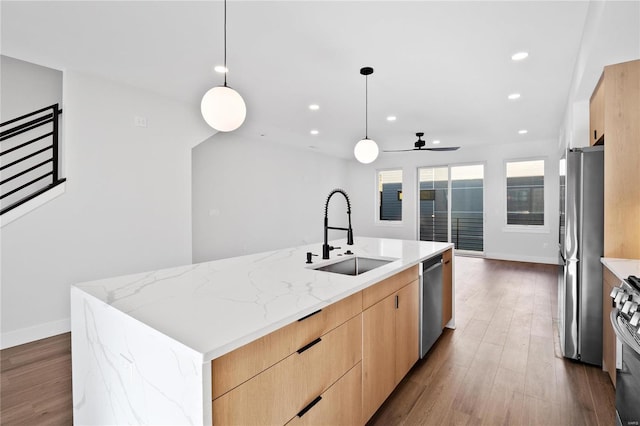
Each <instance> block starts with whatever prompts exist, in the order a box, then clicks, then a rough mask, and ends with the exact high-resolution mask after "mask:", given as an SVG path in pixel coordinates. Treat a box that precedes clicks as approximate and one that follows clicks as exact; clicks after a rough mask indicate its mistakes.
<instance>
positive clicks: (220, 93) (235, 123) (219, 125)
mask: <svg viewBox="0 0 640 426" xmlns="http://www.w3.org/2000/svg"><path fill="white" fill-rule="evenodd" d="M200 111H201V112H202V117H204V121H206V122H207V124H208V125H209V126H211V127H213V128H214V129H216V130H218V131H220V132H231V131H233V130H236V129H237V128H238V127H240V126H241V125H242V123H244V119H245V117H246V116H247V106H246V105H245V103H244V100H243V99H242V96H240V94H239V93H238V92H236V91H235V90H233V89H232V88H230V87H228V86H217V87H214V88H213V89H210V90H209V91H208V92H207V93H205V94H204V96H203V97H202V102H201V103H200Z"/></svg>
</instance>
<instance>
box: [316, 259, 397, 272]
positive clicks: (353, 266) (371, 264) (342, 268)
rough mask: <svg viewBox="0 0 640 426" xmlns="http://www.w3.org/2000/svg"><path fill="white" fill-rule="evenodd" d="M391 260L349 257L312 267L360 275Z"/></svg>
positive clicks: (317, 269)
mask: <svg viewBox="0 0 640 426" xmlns="http://www.w3.org/2000/svg"><path fill="white" fill-rule="evenodd" d="M391 262H393V260H388V259H372V258H369V257H350V258H348V259H344V260H341V261H339V262H336V263H331V264H329V265H324V266H319V267H317V268H313V269H315V270H316V271H325V272H333V273H334V274H342V275H360V274H364V273H365V272H368V271H370V270H372V269H375V268H379V267H380V266H383V265H386V264H387V263H391Z"/></svg>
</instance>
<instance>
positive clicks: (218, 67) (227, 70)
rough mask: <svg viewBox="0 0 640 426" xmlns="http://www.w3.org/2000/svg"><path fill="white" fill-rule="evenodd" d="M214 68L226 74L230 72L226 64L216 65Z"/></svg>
mask: <svg viewBox="0 0 640 426" xmlns="http://www.w3.org/2000/svg"><path fill="white" fill-rule="evenodd" d="M213 70H214V71H215V72H219V73H220V74H225V73H228V72H229V68H227V67H225V66H224V65H216V66H215V67H214V68H213Z"/></svg>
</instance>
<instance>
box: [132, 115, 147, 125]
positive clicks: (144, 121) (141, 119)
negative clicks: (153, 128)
mask: <svg viewBox="0 0 640 426" xmlns="http://www.w3.org/2000/svg"><path fill="white" fill-rule="evenodd" d="M133 124H134V125H135V126H136V127H147V117H140V116H139V115H136V116H135V117H133Z"/></svg>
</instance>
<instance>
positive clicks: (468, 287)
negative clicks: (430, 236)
mask: <svg viewBox="0 0 640 426" xmlns="http://www.w3.org/2000/svg"><path fill="white" fill-rule="evenodd" d="M556 299H557V297H556V267H554V266H549V265H535V264H528V263H517V262H502V261H492V260H483V259H476V258H468V257H456V326H457V328H456V330H445V333H444V334H443V335H442V336H441V337H440V339H439V341H438V342H437V343H436V345H435V346H434V347H433V348H432V350H431V351H430V352H429V354H428V355H427V357H426V358H425V359H423V360H421V361H419V362H418V363H417V364H416V365H415V367H414V368H413V369H412V370H411V372H410V373H409V375H408V376H407V377H406V378H405V379H404V380H403V381H402V382H401V384H400V385H399V386H398V388H397V389H396V391H395V392H394V393H393V394H392V395H391V396H390V397H389V399H388V400H387V402H386V403H385V404H384V405H383V406H382V407H381V408H380V410H379V411H378V413H376V415H375V416H374V418H373V419H371V421H370V424H372V425H384V426H389V425H443V424H454V423H455V424H473V425H479V424H485V425H500V424H513V425H521V424H522V425H524V424H533V425H613V424H614V415H615V396H614V390H613V386H612V385H611V382H610V381H609V378H608V376H607V375H606V374H605V373H603V372H602V371H601V370H600V369H599V368H598V367H592V366H588V365H584V364H579V363H574V362H571V361H568V360H565V359H564V358H562V356H561V355H560V354H559V347H558V338H557V327H556V320H557V318H556V312H557V300H556ZM0 362H1V364H0V375H1V377H0V379H1V380H0V423H1V424H2V425H70V424H71V423H72V406H71V345H70V336H69V333H67V334H63V335H60V336H55V337H52V338H49V339H44V340H41V341H38V342H33V343H29V344H27V345H22V346H17V347H14V348H9V349H5V350H3V351H1V361H0Z"/></svg>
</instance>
